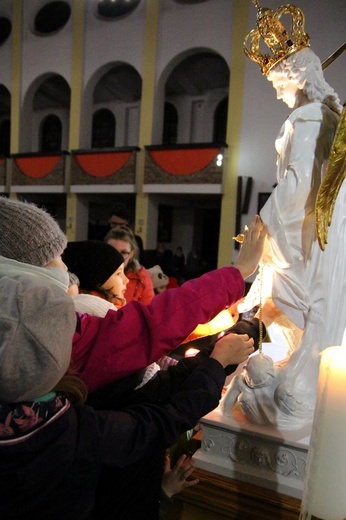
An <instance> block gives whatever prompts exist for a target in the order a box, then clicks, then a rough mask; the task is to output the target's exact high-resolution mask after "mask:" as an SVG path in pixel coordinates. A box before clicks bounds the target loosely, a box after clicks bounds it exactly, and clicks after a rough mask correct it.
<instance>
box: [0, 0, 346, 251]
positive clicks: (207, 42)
mask: <svg viewBox="0 0 346 520" xmlns="http://www.w3.org/2000/svg"><path fill="white" fill-rule="evenodd" d="M147 1H148V0H147ZM46 3H47V0H33V1H30V3H29V2H26V1H25V2H23V13H24V15H23V34H22V38H23V41H22V85H21V99H22V113H21V128H20V133H21V137H20V151H21V152H35V151H38V146H39V130H40V125H41V124H42V120H43V119H44V117H46V115H48V112H49V113H54V114H56V115H58V116H59V117H60V118H61V120H62V123H63V140H62V148H63V149H67V148H68V133H69V132H68V125H69V110H67V109H66V108H64V107H53V108H51V109H44V110H40V111H38V112H35V113H33V110H32V103H33V97H34V94H35V89H36V90H37V89H38V88H39V86H40V85H41V83H42V81H43V79H44V78H45V77H46V76H45V75H49V74H58V75H60V76H61V77H63V78H64V79H65V80H66V82H67V84H68V85H69V87H71V77H72V70H71V60H72V36H73V34H72V31H73V17H72V16H71V17H70V19H69V21H68V22H67V24H66V25H65V26H64V27H63V28H62V29H61V30H60V31H58V32H57V33H56V34H53V35H50V36H44V37H42V36H40V37H39V36H37V35H36V34H34V32H33V31H32V26H33V18H34V14H35V12H37V10H38V9H39V7H41V6H43V5H45V4H46ZM68 3H69V4H70V5H71V8H72V9H73V1H72V0H70V1H69V2H68ZM12 4H13V2H11V1H10V0H2V2H1V5H0V15H4V16H8V17H10V18H11V17H12ZM274 4H275V6H274ZM159 5H160V18H159V31H158V47H157V55H156V91H155V106H154V115H153V125H152V142H151V143H145V144H148V145H150V144H161V142H162V128H163V108H164V101H165V82H166V80H167V78H168V77H169V75H170V73H171V72H172V70H173V69H174V68H175V67H176V66H177V65H178V64H179V63H181V61H182V60H183V59H185V58H186V57H187V56H189V55H191V54H197V53H199V52H202V51H203V52H205V51H211V52H213V53H215V56H221V57H222V58H223V59H224V60H225V63H226V64H227V66H228V67H230V63H231V51H232V49H231V38H232V24H233V16H234V2H230V1H229V0H208V1H205V2H201V3H196V4H180V3H177V2H174V1H173V0H160V4H159ZM276 5H279V3H277V2H274V0H271V1H270V7H276ZM299 6H300V7H301V8H302V9H303V11H304V13H305V16H306V30H307V32H308V33H309V34H310V36H311V45H312V49H313V50H314V51H315V52H316V54H317V55H318V56H319V57H320V58H321V60H322V61H323V60H324V59H326V58H327V57H328V56H329V55H330V54H331V53H332V52H334V51H335V49H336V48H337V47H338V46H339V45H340V44H341V43H342V42H343V40H344V28H345V21H346V5H345V2H344V1H343V0H329V1H328V2H327V1H323V2H316V1H315V0H301V2H300V3H299ZM145 16H146V1H144V0H143V1H142V2H140V4H139V6H138V7H137V8H136V9H135V10H134V11H133V12H132V13H131V15H129V16H125V17H123V18H122V19H120V20H111V21H104V20H101V19H100V18H98V17H96V16H95V2H87V3H86V12H85V40H84V46H85V47H84V51H85V63H84V68H83V85H84V87H83V93H82V112H81V124H80V143H79V147H80V148H90V147H91V126H92V116H93V113H94V112H95V111H96V110H98V109H99V108H101V107H105V108H109V109H110V110H111V111H112V112H113V114H114V116H115V118H116V137H115V146H118V147H121V146H136V145H137V144H138V142H139V125H140V121H139V117H140V107H141V101H140V100H138V101H136V102H123V101H115V100H112V101H105V102H102V103H95V102H94V100H93V96H94V89H95V86H96V84H97V82H98V81H99V80H100V79H101V78H102V76H103V74H105V72H107V71H108V70H109V69H110V68H112V67H113V66H115V65H116V64H117V63H124V64H127V65H130V66H132V67H134V68H135V70H136V71H137V72H138V74H139V76H140V77H142V72H143V65H144V62H143V58H144V56H143V42H144V32H145V23H146V20H145ZM255 17H256V10H255V9H254V8H253V6H251V7H250V15H249V21H248V30H250V29H252V28H253V27H254V25H255ZM244 36H245V35H244ZM345 64H346V53H344V55H342V56H341V57H339V58H338V60H337V61H336V62H335V63H334V64H332V65H331V66H330V67H329V68H328V69H327V70H326V72H325V77H326V80H327V81H328V82H329V83H330V84H331V85H332V86H333V88H335V90H336V91H337V92H338V93H339V95H340V98H341V101H343V100H344V99H345V98H346V75H345V69H346V65H345ZM0 67H1V69H2V74H1V80H0V81H1V85H3V86H4V87H6V88H7V89H8V91H9V93H11V87H12V83H11V75H12V53H11V38H9V39H8V40H7V41H6V42H5V43H4V44H3V45H2V46H1V47H0ZM230 75H232V71H231V70H230ZM227 94H228V88H224V89H216V90H213V91H210V92H201V93H198V94H196V93H195V94H190V95H186V94H184V95H181V96H178V95H176V96H169V97H167V98H166V100H167V101H170V102H172V103H173V104H174V106H175V107H176V108H177V110H178V116H179V118H178V142H180V143H189V142H192V143H193V142H210V141H211V140H212V131H213V116H214V113H215V109H216V107H217V104H218V103H219V101H221V100H222V99H223V98H224V97H226V96H227ZM229 103H230V117H232V107H234V109H236V108H238V106H239V104H241V109H242V122H241V129H240V130H241V139H240V147H239V160H238V176H243V177H248V176H251V177H252V178H253V180H254V184H253V191H252V196H251V199H250V205H249V210H248V214H247V215H243V217H242V226H243V225H244V224H246V223H248V222H249V220H250V219H251V218H252V216H253V215H254V214H255V213H256V212H257V204H258V194H259V193H262V192H265V193H266V192H270V191H271V190H272V187H273V184H274V183H275V160H276V152H275V149H274V140H275V137H276V135H277V133H278V132H279V129H280V128H279V126H280V124H281V121H283V120H284V119H285V117H287V115H288V114H289V110H288V108H287V107H286V106H285V105H284V104H283V103H282V102H281V101H277V100H276V95H275V91H274V89H273V88H272V86H271V84H270V83H269V82H268V81H267V80H266V78H265V77H264V76H262V75H261V73H260V71H259V68H258V66H257V65H256V64H254V63H253V62H250V60H246V65H245V81H244V92H239V97H238V96H237V97H236V98H234V99H230V101H229ZM193 107H194V109H193ZM0 117H1V118H4V115H3V114H1V115H0ZM0 120H1V119H0ZM228 145H229V149H228V153H229V154H231V153H233V150H232V143H228ZM95 197H96V194H95ZM150 197H151V198H152V203H150V205H149V209H148V216H147V222H148V247H153V246H154V245H155V244H156V231H153V230H152V229H151V228H152V226H153V227H154V229H156V228H155V225H157V214H158V205H159V203H160V200H163V196H154V195H150ZM108 198H111V197H108V195H105V196H104V200H108ZM132 199H133V200H132V204H134V199H135V196H133V197H132ZM174 200H175V201H176V202H174V204H175V205H176V207H177V209H176V211H175V221H176V224H175V225H176V226H177V229H178V230H179V232H176V230H174V231H173V236H179V235H181V236H185V235H184V233H183V231H182V229H181V228H182V225H183V224H182V223H183V222H184V219H185V221H186V222H187V219H186V218H185V217H186V213H185V211H187V209H186V208H181V209H179V207H178V196H175V195H174V196H172V197H171V201H174ZM179 200H180V199H179ZM184 215H185V217H184ZM188 220H189V222H190V220H191V219H188ZM149 222H150V225H149ZM188 233H190V224H186V234H188ZM191 240H192V239H191ZM174 241H175V239H174ZM173 245H174V246H175V244H173ZM177 245H180V244H177ZM189 246H191V243H190V244H189Z"/></svg>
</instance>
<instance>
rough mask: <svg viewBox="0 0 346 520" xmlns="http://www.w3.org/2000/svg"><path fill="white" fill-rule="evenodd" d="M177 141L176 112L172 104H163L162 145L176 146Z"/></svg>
mask: <svg viewBox="0 0 346 520" xmlns="http://www.w3.org/2000/svg"><path fill="white" fill-rule="evenodd" d="M177 140H178V111H177V109H176V108H175V106H174V105H172V103H167V102H166V103H165V109H164V116H163V133H162V144H176V143H177Z"/></svg>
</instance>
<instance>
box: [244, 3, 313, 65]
mask: <svg viewBox="0 0 346 520" xmlns="http://www.w3.org/2000/svg"><path fill="white" fill-rule="evenodd" d="M252 1H253V3H254V4H255V6H256V7H257V28H256V29H253V30H252V31H250V32H249V34H248V35H247V36H246V38H245V40H244V52H245V54H246V56H247V57H248V58H250V60H253V61H255V62H256V63H258V65H259V66H260V69H261V71H262V73H263V74H268V72H269V71H270V69H272V68H273V67H275V65H277V63H279V61H281V60H283V59H284V58H287V57H288V56H289V55H290V54H293V53H294V52H297V51H299V50H300V49H302V48H303V47H309V46H310V43H309V41H310V37H309V35H308V34H306V32H305V31H304V25H305V17H304V13H303V11H301V9H299V8H298V7H296V6H294V5H291V4H285V5H282V6H281V7H278V8H277V9H276V11H272V10H271V9H268V8H267V7H261V6H260V5H259V2H258V0H252ZM285 14H288V15H291V17H292V27H291V33H289V32H288V31H287V30H286V28H285V27H284V25H283V24H282V23H281V22H280V18H281V17H282V16H283V15H285ZM261 38H262V39H263V40H264V43H265V44H266V45H267V46H268V47H269V49H270V51H271V54H262V53H261V51H260V40H261ZM248 40H250V41H251V44H250V47H249V48H248V47H247V41H248Z"/></svg>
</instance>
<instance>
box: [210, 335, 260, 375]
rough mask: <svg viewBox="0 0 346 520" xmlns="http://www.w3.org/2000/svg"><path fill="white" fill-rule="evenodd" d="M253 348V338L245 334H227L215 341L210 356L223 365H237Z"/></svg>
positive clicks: (244, 359) (245, 358)
mask: <svg viewBox="0 0 346 520" xmlns="http://www.w3.org/2000/svg"><path fill="white" fill-rule="evenodd" d="M254 350H255V349H254V340H253V339H252V338H249V336H248V335H247V334H227V335H226V336H223V337H222V338H221V339H219V341H217V342H216V343H215V346H214V349H213V351H212V353H211V354H210V357H211V358H214V359H216V360H217V361H219V363H221V365H222V366H223V367H226V366H228V365H239V363H243V362H244V361H246V360H247V358H248V357H249V355H250V354H252V353H253V352H254Z"/></svg>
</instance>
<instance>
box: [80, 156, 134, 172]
mask: <svg viewBox="0 0 346 520" xmlns="http://www.w3.org/2000/svg"><path fill="white" fill-rule="evenodd" d="M131 153H132V152H114V153H83V154H78V153H77V154H74V157H75V159H76V161H77V163H78V165H79V166H80V167H81V168H82V170H84V171H85V173H88V174H89V175H92V176H93V177H108V176H109V175H112V174H113V173H115V172H117V171H118V170H120V169H121V168H123V166H125V164H126V163H127V161H128V160H129V159H130V157H131Z"/></svg>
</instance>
